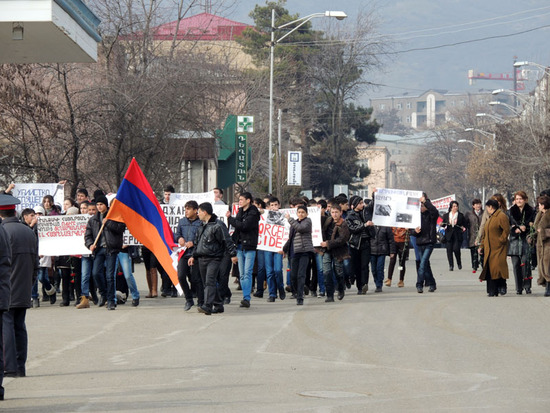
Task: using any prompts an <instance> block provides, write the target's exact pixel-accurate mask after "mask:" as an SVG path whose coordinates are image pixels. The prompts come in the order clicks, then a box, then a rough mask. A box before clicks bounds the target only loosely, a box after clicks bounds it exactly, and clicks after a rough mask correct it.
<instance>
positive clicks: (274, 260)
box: [258, 197, 290, 303]
mask: <svg viewBox="0 0 550 413" xmlns="http://www.w3.org/2000/svg"><path fill="white" fill-rule="evenodd" d="M267 203H268V205H267V208H268V210H269V211H279V208H280V207H281V202H280V201H279V199H278V198H276V197H271V198H269V199H268V201H267ZM280 217H281V213H280V212H268V220H275V222H273V221H271V223H274V224H278V223H279V221H277V220H278V219H280ZM267 222H270V221H267ZM258 254H263V256H264V265H265V271H266V277H267V289H268V292H269V297H268V299H267V301H268V302H270V303H273V302H275V299H276V298H277V292H278V293H279V298H280V299H281V300H284V299H285V298H286V292H285V285H284V281H283V255H282V254H281V253H279V252H273V251H260V252H258ZM289 277H290V276H289ZM288 283H289V284H290V278H289V280H288Z"/></svg>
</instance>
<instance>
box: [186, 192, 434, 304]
mask: <svg viewBox="0 0 550 413" xmlns="http://www.w3.org/2000/svg"><path fill="white" fill-rule="evenodd" d="M420 201H421V225H420V226H419V227H418V228H416V229H414V230H412V231H405V232H406V235H404V233H403V231H402V230H403V229H400V228H393V229H392V228H387V227H380V226H376V225H374V223H373V222H372V213H373V204H372V202H369V201H367V203H365V201H364V200H363V199H362V198H361V197H358V196H353V197H351V198H350V199H349V200H348V199H347V198H346V197H345V196H342V195H341V196H339V197H336V198H332V199H329V200H328V201H324V200H321V201H313V200H311V201H309V200H307V199H296V200H294V201H292V202H291V203H290V206H291V207H297V206H298V205H300V204H303V205H305V206H319V207H320V208H321V227H322V235H323V241H322V243H321V245H320V246H318V247H317V248H316V249H315V253H314V254H312V255H311V257H310V262H309V265H308V267H309V273H308V277H307V280H306V284H305V287H304V289H305V290H306V294H307V293H310V294H312V295H315V296H317V295H318V296H319V297H325V296H326V299H325V301H326V302H333V301H334V296H335V294H337V298H338V299H339V300H341V299H343V298H344V296H345V290H346V288H347V289H350V288H351V285H352V284H355V285H356V287H357V294H359V295H364V294H366V293H367V291H368V282H369V267H371V269H372V274H373V280H374V285H375V290H374V291H375V292H376V293H380V292H382V287H383V285H384V263H385V257H386V256H390V259H391V260H393V264H394V266H395V263H396V261H397V257H398V256H399V262H400V265H399V268H400V281H399V283H398V286H399V287H403V286H404V282H403V280H404V274H405V269H404V261H405V260H406V259H407V257H408V249H409V246H410V245H413V244H416V246H417V248H418V250H419V254H420V255H419V260H418V261H419V262H418V264H417V270H418V276H417V277H418V279H417V284H416V287H417V290H418V292H419V293H422V292H423V290H424V288H425V287H427V288H428V289H429V291H430V292H434V291H435V290H436V283H435V279H434V277H433V273H432V271H431V267H430V262H429V259H430V255H431V253H432V251H433V246H434V244H435V243H436V241H437V239H436V224H437V218H438V216H439V214H438V211H437V209H436V208H435V207H434V206H433V205H432V204H431V202H430V201H429V199H427V198H426V197H425V196H424V197H422V199H421V200H420ZM238 202H239V211H238V213H237V215H236V216H234V217H233V216H231V212H230V211H228V212H227V213H226V219H227V223H228V225H229V226H231V227H232V228H234V233H233V235H232V236H231V237H229V232H228V231H227V227H226V226H225V225H224V223H223V222H221V221H219V220H218V219H217V217H216V216H215V215H214V214H213V212H212V211H211V209H210V207H211V205H210V204H201V205H197V203H196V202H194V201H189V202H187V204H186V205H185V215H186V216H185V218H183V219H181V220H180V222H179V225H178V229H177V233H176V240H177V242H178V243H179V245H181V246H186V247H187V250H186V252H185V255H184V257H185V258H186V259H180V261H179V266H178V276H179V281H180V284H181V285H182V286H183V290H184V294H185V298H186V303H185V310H186V311H187V310H189V309H190V308H192V307H193V305H194V300H193V298H194V297H197V300H198V311H199V312H201V313H204V314H212V313H220V312H223V311H224V310H223V305H224V304H228V303H229V302H230V300H231V292H230V290H229V288H228V286H227V283H228V279H229V273H230V270H231V261H233V263H236V264H237V266H238V282H239V287H238V289H240V290H242V294H243V298H242V300H241V302H240V307H244V308H248V307H250V302H251V296H254V297H256V298H263V296H264V291H265V287H266V286H267V292H268V297H267V301H268V302H274V301H275V300H276V299H277V298H279V299H281V300H284V299H285V298H286V292H290V293H292V295H293V296H295V295H296V291H292V289H291V286H290V283H289V282H288V279H287V285H286V287H285V284H284V279H283V255H282V251H279V252H274V251H263V250H261V249H258V248H257V246H258V235H259V222H260V215H261V214H262V213H263V212H264V210H266V209H267V210H268V211H277V210H278V209H279V208H280V206H281V205H280V201H279V200H278V199H277V198H275V197H272V196H266V197H265V198H264V199H259V198H256V199H254V198H253V197H252V195H251V194H250V193H248V192H245V193H242V194H240V195H239V200H238ZM199 221H200V222H199ZM214 230H215V231H214ZM214 233H215V234H217V237H214V236H213V234H214ZM409 235H412V237H409ZM413 239H414V240H413ZM197 261H198V263H199V268H196V267H195V265H196V263H197ZM201 262H202V263H204V264H201ZM392 272H393V271H392ZM254 275H256V291H255V292H254V293H253V289H254V288H253V287H254V286H253V284H254ZM188 282H189V284H188ZM385 285H387V286H389V285H391V274H390V275H389V279H387V280H386V281H385ZM317 287H318V288H319V293H318V294H317Z"/></svg>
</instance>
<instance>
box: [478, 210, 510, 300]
mask: <svg viewBox="0 0 550 413" xmlns="http://www.w3.org/2000/svg"><path fill="white" fill-rule="evenodd" d="M485 206H486V209H487V212H488V214H489V218H488V219H487V222H486V223H485V226H484V228H483V235H482V239H481V241H482V242H481V247H480V250H481V251H480V254H481V253H482V252H483V255H484V260H483V271H482V272H481V275H480V276H479V279H480V280H485V281H487V294H488V296H489V297H498V295H499V294H500V295H504V294H506V280H507V279H508V263H507V262H506V254H507V251H508V235H509V234H510V221H509V220H508V216H507V215H506V214H505V213H504V212H502V210H501V209H500V208H499V203H498V201H496V200H494V199H490V200H488V201H487V203H486V204H485Z"/></svg>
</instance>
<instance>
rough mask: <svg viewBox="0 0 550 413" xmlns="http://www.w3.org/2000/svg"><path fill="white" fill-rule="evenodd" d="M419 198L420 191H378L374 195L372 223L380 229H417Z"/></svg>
mask: <svg viewBox="0 0 550 413" xmlns="http://www.w3.org/2000/svg"><path fill="white" fill-rule="evenodd" d="M421 197H422V191H408V190H404V189H386V188H382V189H378V191H376V192H375V194H374V212H373V216H372V222H374V224H375V225H379V226H382V227H399V228H416V227H419V226H420V198H421Z"/></svg>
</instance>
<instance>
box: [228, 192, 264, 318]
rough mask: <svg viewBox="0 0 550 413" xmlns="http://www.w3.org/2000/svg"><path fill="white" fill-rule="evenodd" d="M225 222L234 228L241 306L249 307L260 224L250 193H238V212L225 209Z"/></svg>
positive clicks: (258, 212) (258, 214)
mask: <svg viewBox="0 0 550 413" xmlns="http://www.w3.org/2000/svg"><path fill="white" fill-rule="evenodd" d="M226 216H227V222H228V223H229V225H232V226H233V227H234V228H235V232H234V233H233V242H234V243H235V245H236V246H237V257H238V263H239V275H240V279H241V287H242V289H243V300H242V301H241V307H245V308H248V307H250V293H251V290H252V269H253V268H254V259H255V258H256V247H257V246H258V232H259V228H260V227H259V226H260V211H258V208H256V207H255V206H254V205H253V204H252V194H251V193H250V192H243V193H242V194H241V195H239V212H238V213H237V216H236V217H232V216H231V212H229V211H227V214H226Z"/></svg>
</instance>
